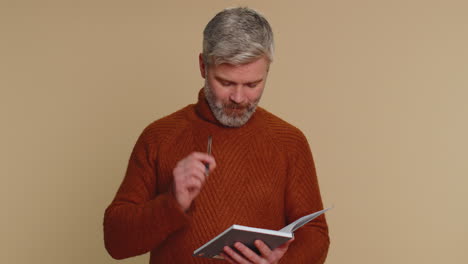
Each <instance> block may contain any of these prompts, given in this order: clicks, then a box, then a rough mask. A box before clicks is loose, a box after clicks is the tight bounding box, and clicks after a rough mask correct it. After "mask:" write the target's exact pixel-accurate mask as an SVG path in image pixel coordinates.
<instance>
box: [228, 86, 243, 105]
mask: <svg viewBox="0 0 468 264" xmlns="http://www.w3.org/2000/svg"><path fill="white" fill-rule="evenodd" d="M229 99H230V100H231V101H232V102H234V103H236V104H242V103H244V101H245V94H244V90H243V89H242V85H237V86H235V87H234V89H233V90H232V91H231V95H230V97H229Z"/></svg>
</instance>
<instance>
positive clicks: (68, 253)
mask: <svg viewBox="0 0 468 264" xmlns="http://www.w3.org/2000/svg"><path fill="white" fill-rule="evenodd" d="M239 3H241V4H248V5H249V6H251V7H254V8H257V9H259V10H261V11H262V12H263V13H264V14H266V16H267V17H268V18H269V20H270V22H271V24H272V25H273V28H274V31H275V34H276V44H277V45H276V47H277V52H276V61H275V62H274V64H273V66H272V70H271V75H270V79H269V83H268V87H267V90H266V92H265V95H264V99H263V101H262V103H261V105H262V106H264V107H265V108H267V109H269V110H270V111H272V112H274V113H276V114H277V115H279V116H280V117H282V118H284V119H286V120H288V121H290V122H291V123H292V124H294V125H296V126H298V127H299V128H301V129H302V130H303V131H304V133H305V134H306V136H307V137H308V139H309V141H310V145H311V147H312V149H313V152H314V155H315V159H316V163H317V169H318V173H319V177H320V178H319V179H320V183H321V188H322V192H323V199H324V203H325V205H327V206H329V205H334V206H335V209H334V210H332V211H331V212H330V213H329V214H328V221H329V225H330V235H331V241H332V244H331V248H330V253H329V258H328V261H327V263H332V264H334V263H381V264H382V263H383V264H387V263H388V264H390V263H468V257H467V254H466V251H467V249H468V226H467V223H468V205H467V204H468V203H467V202H468V199H467V198H468V195H467V192H466V191H465V189H466V188H467V186H468V177H467V176H468V162H467V161H466V158H467V149H468V141H467V139H466V137H467V135H468V123H467V115H468V107H467V104H466V102H465V101H466V98H467V97H468V48H467V47H468V16H467V14H468V13H467V12H468V4H467V2H466V1H463V0H460V1H455V0H445V1H427V0H426V1H422V0H421V1H416V0H393V1H389V0H387V1H363V0H353V1H345V0H341V1H340V0H336V1H333V0H327V1H227V0H211V1H180V0H178V1H155V0H153V1H150V0H145V1H143V0H140V1H123V0H118V1H116V0H112V1H111V0H92V1H91V0H81V1H78V0H77V1H63V0H62V1H58V0H57V1H46V0H44V1H33V0H30V1H21V0H11V1H10V0H0V89H1V90H0V110H1V111H0V115H1V116H0V117H1V130H0V146H1V147H0V161H1V165H0V175H1V184H0V186H1V187H0V188H1V189H0V193H1V196H0V198H1V199H0V201H1V209H2V213H1V218H0V228H1V235H0V263H33V262H34V263H35V262H38V263H116V262H117V261H115V260H112V259H111V258H110V257H109V256H108V255H107V253H106V251H105V249H104V246H103V234H102V217H103V212H104V209H105V208H106V206H107V205H108V204H109V203H110V201H111V199H112V198H113V196H114V194H115V191H116V190H117V188H118V186H119V184H120V181H121V179H122V177H123V174H124V171H125V169H126V165H127V164H126V163H127V160H128V157H129V155H130V151H131V149H132V147H133V144H134V142H135V140H136V138H137V136H138V135H139V133H140V132H141V130H142V129H143V128H144V127H145V126H146V125H147V124H148V123H150V122H151V121H153V120H155V119H158V118H160V117H162V116H164V115H167V114H169V113H171V112H173V111H175V110H177V109H179V108H181V107H183V106H185V105H187V104H190V103H193V102H194V101H195V98H196V94H197V91H198V89H199V88H200V87H201V86H202V84H203V81H202V79H201V78H200V75H199V72H198V68H197V67H198V66H197V56H198V52H199V51H200V47H201V41H202V39H201V32H202V30H203V28H204V26H205V25H206V23H207V22H208V20H209V19H210V18H211V17H212V16H213V15H214V14H215V13H216V12H217V11H219V10H221V9H222V8H224V7H228V6H235V5H238V4H239ZM147 262H148V255H144V256H141V257H136V258H132V259H128V260H125V261H122V262H121V263H147Z"/></svg>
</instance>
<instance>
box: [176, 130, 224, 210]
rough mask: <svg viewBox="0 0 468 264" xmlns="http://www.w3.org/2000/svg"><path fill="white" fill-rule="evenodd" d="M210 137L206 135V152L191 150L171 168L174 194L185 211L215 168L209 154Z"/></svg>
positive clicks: (214, 163) (213, 160)
mask: <svg viewBox="0 0 468 264" xmlns="http://www.w3.org/2000/svg"><path fill="white" fill-rule="evenodd" d="M211 145H212V137H211V136H209V137H208V149H207V153H204V152H192V153H191V154H189V155H188V156H187V157H185V158H184V159H182V160H180V161H179V162H178V163H177V165H176V167H175V168H174V170H173V176H174V195H175V198H176V200H177V202H178V203H179V205H180V208H181V209H182V210H183V211H187V210H188V209H189V208H190V205H191V204H192V202H193V200H194V199H195V198H196V197H197V196H198V194H199V193H200V191H201V188H202V187H203V185H204V183H205V181H206V178H207V177H208V175H209V174H210V172H212V171H213V170H214V169H215V168H216V162H215V159H214V158H213V156H211Z"/></svg>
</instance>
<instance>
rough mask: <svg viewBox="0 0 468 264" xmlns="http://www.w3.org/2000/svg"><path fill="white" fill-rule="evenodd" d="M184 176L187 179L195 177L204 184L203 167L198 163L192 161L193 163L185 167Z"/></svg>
mask: <svg viewBox="0 0 468 264" xmlns="http://www.w3.org/2000/svg"><path fill="white" fill-rule="evenodd" d="M184 174H185V175H186V177H187V178H191V177H196V178H198V179H200V181H202V182H205V179H206V176H205V165H204V164H203V163H201V162H199V161H193V163H191V164H187V165H186V167H185V170H184Z"/></svg>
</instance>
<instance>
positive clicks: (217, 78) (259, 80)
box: [215, 76, 263, 84]
mask: <svg viewBox="0 0 468 264" xmlns="http://www.w3.org/2000/svg"><path fill="white" fill-rule="evenodd" d="M215 79H216V80H218V81H221V82H229V83H236V82H234V81H231V80H227V79H224V78H223V77H220V76H215ZM261 81H263V78H260V79H258V80H255V81H252V82H247V83H246V84H251V83H259V82H261Z"/></svg>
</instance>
